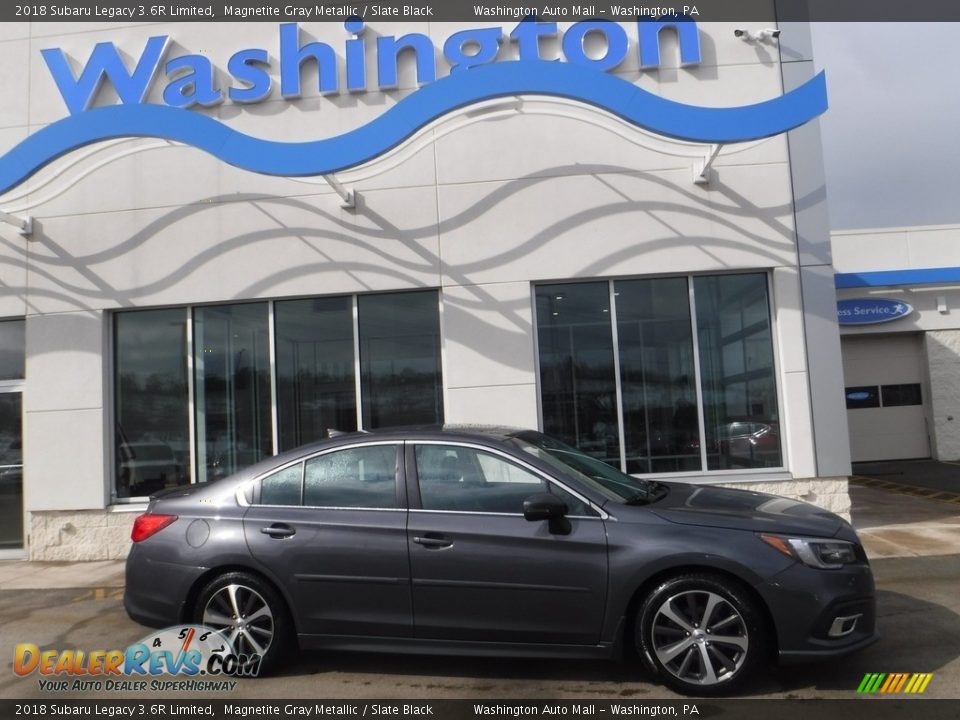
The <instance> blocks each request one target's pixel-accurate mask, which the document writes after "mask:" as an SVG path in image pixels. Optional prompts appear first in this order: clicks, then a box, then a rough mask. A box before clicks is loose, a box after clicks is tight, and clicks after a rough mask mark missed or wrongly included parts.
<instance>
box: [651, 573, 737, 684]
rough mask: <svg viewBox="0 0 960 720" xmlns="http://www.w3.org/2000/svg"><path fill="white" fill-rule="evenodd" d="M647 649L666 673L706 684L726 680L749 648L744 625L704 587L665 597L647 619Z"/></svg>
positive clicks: (733, 609) (730, 607)
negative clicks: (649, 625) (650, 621)
mask: <svg viewBox="0 0 960 720" xmlns="http://www.w3.org/2000/svg"><path fill="white" fill-rule="evenodd" d="M652 631H653V632H652V639H653V651H654V653H655V654H656V656H657V659H658V660H659V661H660V664H661V665H662V666H663V667H664V668H665V669H666V671H667V672H669V673H670V674H671V675H673V676H674V677H676V678H677V679H678V680H681V681H683V682H686V683H692V684H694V685H701V686H710V685H718V684H720V683H723V682H726V681H728V680H730V679H731V678H732V677H733V676H734V675H735V674H736V673H737V671H738V670H739V669H740V668H741V667H742V666H743V663H744V661H745V660H746V658H747V653H748V652H749V650H750V640H749V636H748V634H747V626H746V623H745V622H744V619H743V617H742V616H741V614H740V612H739V611H738V610H737V608H736V607H734V606H733V605H732V604H731V603H730V602H729V601H728V600H726V599H725V598H723V597H722V596H720V595H718V594H717V593H714V592H710V591H707V590H689V591H686V592H681V593H679V594H677V595H673V596H671V597H669V598H667V600H666V601H664V602H663V603H662V604H661V605H660V607H659V608H657V611H656V614H655V615H654V618H653V625H652Z"/></svg>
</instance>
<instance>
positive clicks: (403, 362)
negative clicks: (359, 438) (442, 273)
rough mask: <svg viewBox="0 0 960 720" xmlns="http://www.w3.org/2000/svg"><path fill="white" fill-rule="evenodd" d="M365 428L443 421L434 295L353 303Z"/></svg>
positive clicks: (366, 297)
mask: <svg viewBox="0 0 960 720" xmlns="http://www.w3.org/2000/svg"><path fill="white" fill-rule="evenodd" d="M357 301H358V306H359V308H358V309H359V328H360V377H361V381H362V388H361V397H362V400H363V426H364V427H365V428H369V429H373V428H378V427H390V426H392V425H410V424H419V423H426V424H433V423H442V422H443V384H442V378H441V373H440V318H439V312H438V307H439V303H438V297H437V293H436V291H433V290H431V291H427V292H410V293H392V294H387V295H364V296H361V297H359V298H358V299H357Z"/></svg>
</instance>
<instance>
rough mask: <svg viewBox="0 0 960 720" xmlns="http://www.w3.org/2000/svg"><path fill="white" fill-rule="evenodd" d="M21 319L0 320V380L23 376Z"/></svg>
mask: <svg viewBox="0 0 960 720" xmlns="http://www.w3.org/2000/svg"><path fill="white" fill-rule="evenodd" d="M24 337H25V335H24V321H23V320H4V321H3V322H0V380H20V379H22V378H23V374H24V373H23V365H24V358H25V357H26V345H25V340H24Z"/></svg>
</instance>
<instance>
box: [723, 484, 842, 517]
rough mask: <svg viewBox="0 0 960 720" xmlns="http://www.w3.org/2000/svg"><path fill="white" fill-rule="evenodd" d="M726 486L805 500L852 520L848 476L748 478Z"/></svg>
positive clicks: (725, 485)
mask: <svg viewBox="0 0 960 720" xmlns="http://www.w3.org/2000/svg"><path fill="white" fill-rule="evenodd" d="M723 486H724V487H730V488H737V489H738V490H753V491H754V492H763V493H769V494H770V495H780V496H781V497H786V498H790V499H791V500H801V501H803V502H807V503H810V504H811V505H817V506H819V507H822V508H823V509H824V510H829V511H830V512H832V513H836V514H837V515H839V516H840V517H842V518H843V519H845V520H847V521H849V520H850V493H849V482H848V478H847V477H832V478H800V479H795V480H774V481H770V480H763V481H753V482H750V481H745V482H736V483H724V484H723Z"/></svg>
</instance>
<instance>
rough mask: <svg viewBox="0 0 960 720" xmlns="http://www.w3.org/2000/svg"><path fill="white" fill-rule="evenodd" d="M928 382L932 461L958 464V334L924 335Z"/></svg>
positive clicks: (959, 389) (959, 354)
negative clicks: (931, 429) (947, 461)
mask: <svg viewBox="0 0 960 720" xmlns="http://www.w3.org/2000/svg"><path fill="white" fill-rule="evenodd" d="M923 344H924V350H925V351H926V356H927V367H928V371H929V378H930V415H931V416H932V417H931V418H930V419H931V420H932V428H933V434H932V435H933V437H932V438H931V439H932V444H933V447H932V448H931V451H932V452H933V457H934V458H936V459H937V460H950V461H955V460H960V330H933V331H929V332H927V333H925V334H924V337H923Z"/></svg>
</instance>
